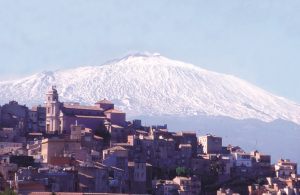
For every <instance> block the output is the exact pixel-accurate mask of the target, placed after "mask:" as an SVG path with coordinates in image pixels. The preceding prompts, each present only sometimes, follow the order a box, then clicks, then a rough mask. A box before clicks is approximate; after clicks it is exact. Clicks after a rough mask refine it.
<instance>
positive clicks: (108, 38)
mask: <svg viewBox="0 0 300 195" xmlns="http://www.w3.org/2000/svg"><path fill="white" fill-rule="evenodd" d="M132 51H149V52H159V53H161V54H162V55H164V56H167V57H169V58H173V59H178V60H183V61H186V62H191V63H193V64H195V65H199V66H201V67H202V68H206V69H210V70H214V71H217V72H223V73H229V74H233V75H236V76H238V77H240V78H243V79H245V80H247V81H249V82H252V83H254V84H256V85H258V86H260V87H262V88H264V89H266V90H269V91H271V92H273V93H275V94H277V95H280V96H285V97H288V98H290V99H292V100H295V101H297V102H300V90H299V87H298V86H299V83H300V76H299V72H300V66H299V62H300V55H299V51H300V1H298V0H295V1H288V0H286V1H282V0H247V1H244V0H219V1H217V0H205V1H201V0H194V1H192V0H191V1H189V0H178V1H176V0H169V1H164V0H157V1H154V0H149V1H146V0H106V1H104V0H81V1H79V0H51V1H41V0H35V1H34V0H18V1H17V0H0V68H1V69H0V80H5V79H8V78H15V77H20V76H24V75H29V74H32V73H35V72H40V71H43V70H55V69H62V68H71V67H76V66H82V65H100V64H102V63H104V62H105V61H108V60H110V59H113V58H116V57H122V56H123V55H125V54H127V53H128V52H132Z"/></svg>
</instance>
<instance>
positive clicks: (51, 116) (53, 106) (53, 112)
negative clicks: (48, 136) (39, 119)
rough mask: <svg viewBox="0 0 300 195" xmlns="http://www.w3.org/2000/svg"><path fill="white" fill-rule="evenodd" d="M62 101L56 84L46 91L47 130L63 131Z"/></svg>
mask: <svg viewBox="0 0 300 195" xmlns="http://www.w3.org/2000/svg"><path fill="white" fill-rule="evenodd" d="M59 113H60V102H59V100H58V93H57V90H56V86H52V87H51V88H50V90H49V91H48V92H47V93H46V132H47V133H55V132H56V131H57V132H59V133H60V132H61V127H60V122H59V121H60V120H59Z"/></svg>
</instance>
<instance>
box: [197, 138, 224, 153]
mask: <svg viewBox="0 0 300 195" xmlns="http://www.w3.org/2000/svg"><path fill="white" fill-rule="evenodd" d="M199 143H200V144H201V145H202V147H203V152H204V153H205V154H220V153H221V151H222V138H221V137H216V136H213V135H206V136H201V137H199Z"/></svg>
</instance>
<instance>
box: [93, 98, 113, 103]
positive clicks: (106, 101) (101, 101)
mask: <svg viewBox="0 0 300 195" xmlns="http://www.w3.org/2000/svg"><path fill="white" fill-rule="evenodd" d="M96 104H113V103H112V102H111V101H109V100H107V99H105V98H104V99H103V100H99V101H98V102H96Z"/></svg>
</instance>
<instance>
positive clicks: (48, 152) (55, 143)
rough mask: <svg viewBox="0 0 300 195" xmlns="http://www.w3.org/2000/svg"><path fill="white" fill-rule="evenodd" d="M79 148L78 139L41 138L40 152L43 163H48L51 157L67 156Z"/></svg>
mask: <svg viewBox="0 0 300 195" xmlns="http://www.w3.org/2000/svg"><path fill="white" fill-rule="evenodd" d="M79 150H80V140H70V139H60V138H52V139H48V138H47V139H43V140H42V150H41V154H42V158H43V162H44V163H49V162H50V160H51V158H52V157H63V156H69V155H71V154H74V153H75V152H76V151H79Z"/></svg>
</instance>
